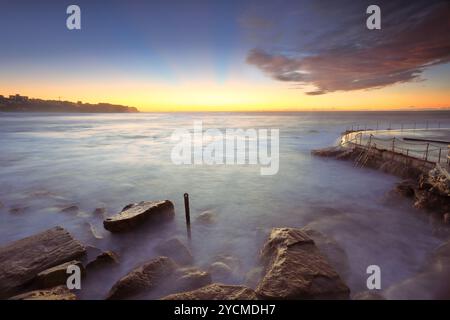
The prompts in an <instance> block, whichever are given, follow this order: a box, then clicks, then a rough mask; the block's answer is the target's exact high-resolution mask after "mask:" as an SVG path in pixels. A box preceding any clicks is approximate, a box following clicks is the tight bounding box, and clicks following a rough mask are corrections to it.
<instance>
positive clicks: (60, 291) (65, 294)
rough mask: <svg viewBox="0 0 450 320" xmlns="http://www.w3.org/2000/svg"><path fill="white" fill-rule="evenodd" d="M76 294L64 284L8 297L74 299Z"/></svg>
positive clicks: (15, 298)
mask: <svg viewBox="0 0 450 320" xmlns="http://www.w3.org/2000/svg"><path fill="white" fill-rule="evenodd" d="M76 299H77V296H76V295H75V294H74V293H72V292H70V290H69V289H67V287H66V286H59V287H55V288H51V289H47V290H35V291H30V292H27V293H24V294H20V295H17V296H14V297H12V298H10V300H76Z"/></svg>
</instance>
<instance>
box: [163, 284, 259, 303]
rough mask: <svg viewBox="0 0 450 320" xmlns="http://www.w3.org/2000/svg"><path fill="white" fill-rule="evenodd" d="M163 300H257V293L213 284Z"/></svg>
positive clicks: (247, 289) (242, 287) (245, 288)
mask: <svg viewBox="0 0 450 320" xmlns="http://www.w3.org/2000/svg"><path fill="white" fill-rule="evenodd" d="M162 300H257V296H256V293H255V291H253V290H252V289H250V288H247V287H244V286H231V285H224V284H220V283H213V284H210V285H208V286H206V287H202V288H200V289H197V290H193V291H187V292H181V293H175V294H171V295H168V296H166V297H164V298H162Z"/></svg>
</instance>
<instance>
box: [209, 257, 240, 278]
mask: <svg viewBox="0 0 450 320" xmlns="http://www.w3.org/2000/svg"><path fill="white" fill-rule="evenodd" d="M208 271H209V272H211V274H212V275H213V278H214V279H215V280H216V281H219V282H227V281H229V280H230V279H232V278H236V277H237V276H238V275H240V272H241V262H240V261H239V259H237V258H236V257H233V256H231V255H228V254H220V255H217V256H216V257H214V262H213V263H212V264H211V265H210V266H209V269H208Z"/></svg>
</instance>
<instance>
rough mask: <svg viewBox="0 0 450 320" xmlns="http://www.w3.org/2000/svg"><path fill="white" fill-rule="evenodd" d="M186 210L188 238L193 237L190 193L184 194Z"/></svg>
mask: <svg viewBox="0 0 450 320" xmlns="http://www.w3.org/2000/svg"><path fill="white" fill-rule="evenodd" d="M184 211H185V213H186V230H187V235H188V238H189V239H191V213H190V209H189V194H187V193H185V194H184Z"/></svg>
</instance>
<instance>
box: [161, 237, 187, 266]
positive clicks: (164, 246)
mask: <svg viewBox="0 0 450 320" xmlns="http://www.w3.org/2000/svg"><path fill="white" fill-rule="evenodd" d="M155 250H156V251H157V252H158V253H159V254H161V255H164V256H167V257H170V258H172V259H173V260H175V262H176V263H178V264H181V265H187V264H192V262H193V261H194V258H193V257H192V253H191V251H190V250H189V249H188V248H187V247H186V246H185V245H184V244H183V242H181V240H180V239H178V238H172V239H169V240H166V241H162V242H160V243H158V245H157V246H156V247H155Z"/></svg>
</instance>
